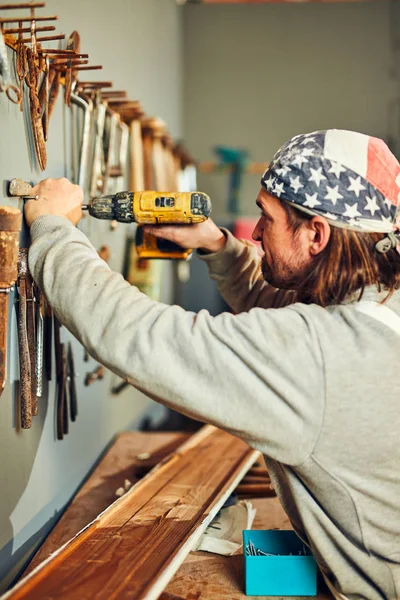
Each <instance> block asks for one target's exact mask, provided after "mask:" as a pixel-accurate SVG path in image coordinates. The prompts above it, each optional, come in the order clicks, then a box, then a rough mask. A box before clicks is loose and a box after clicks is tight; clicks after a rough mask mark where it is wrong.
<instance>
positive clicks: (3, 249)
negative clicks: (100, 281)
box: [0, 206, 22, 396]
mask: <svg viewBox="0 0 400 600" xmlns="http://www.w3.org/2000/svg"><path fill="white" fill-rule="evenodd" d="M21 225H22V213H21V211H20V210H19V209H18V208H14V207H12V206H0V396H1V394H2V392H3V389H4V386H5V382H6V360H7V325H8V298H9V296H8V295H9V293H10V292H11V291H12V290H13V285H14V283H15V281H16V279H17V276H18V250H19V233H20V231H21Z"/></svg>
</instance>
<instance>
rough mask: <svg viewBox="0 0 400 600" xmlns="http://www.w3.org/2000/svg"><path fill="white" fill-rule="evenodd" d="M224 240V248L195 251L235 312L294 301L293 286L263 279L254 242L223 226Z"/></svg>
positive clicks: (285, 304) (276, 305)
mask: <svg viewBox="0 0 400 600" xmlns="http://www.w3.org/2000/svg"><path fill="white" fill-rule="evenodd" d="M222 231H223V232H224V234H225V236H226V238H227V240H226V244H225V246H224V248H223V249H222V250H220V251H219V252H215V253H214V254H202V253H200V252H199V253H198V255H199V257H200V258H201V259H202V260H204V262H206V263H207V266H208V270H209V275H210V277H211V279H213V280H214V281H215V282H216V283H217V285H218V289H219V291H220V292H221V294H222V296H223V298H224V300H225V301H226V302H227V304H228V305H229V306H230V307H231V308H232V309H233V311H234V312H235V313H236V314H237V313H240V312H244V311H248V310H250V309H251V308H254V307H260V308H280V307H282V306H287V305H289V304H292V303H293V302H294V301H295V293H294V292H293V291H292V290H279V289H277V288H275V287H273V286H272V285H269V284H268V283H266V282H265V281H264V279H263V276H262V273H261V268H260V256H259V255H258V251H257V247H256V246H255V244H252V243H251V242H249V241H247V240H238V239H236V238H235V237H234V236H233V235H232V233H231V232H230V231H228V230H227V229H222Z"/></svg>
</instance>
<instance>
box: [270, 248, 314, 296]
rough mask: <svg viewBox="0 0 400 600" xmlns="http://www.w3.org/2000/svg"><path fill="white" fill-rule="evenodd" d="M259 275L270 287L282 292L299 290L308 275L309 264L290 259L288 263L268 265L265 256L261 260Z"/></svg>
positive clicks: (281, 262) (277, 262)
mask: <svg viewBox="0 0 400 600" xmlns="http://www.w3.org/2000/svg"><path fill="white" fill-rule="evenodd" d="M261 273H262V276H263V278H264V280H265V281H266V282H267V283H269V284H271V285H272V286H274V287H276V288H279V289H283V290H296V289H299V288H300V287H301V286H302V285H303V284H304V281H305V280H306V278H307V277H308V275H309V273H310V264H309V263H307V262H306V261H305V260H300V259H296V258H294V259H292V260H291V261H290V262H288V261H286V262H285V261H283V260H282V259H281V260H279V261H275V265H270V264H269V263H268V261H267V258H266V255H265V254H264V256H263V257H262V258H261Z"/></svg>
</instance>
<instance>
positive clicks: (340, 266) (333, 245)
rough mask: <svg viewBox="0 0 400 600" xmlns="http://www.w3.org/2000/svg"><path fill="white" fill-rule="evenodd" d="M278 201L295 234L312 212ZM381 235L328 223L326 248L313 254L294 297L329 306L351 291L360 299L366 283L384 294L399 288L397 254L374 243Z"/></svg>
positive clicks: (398, 256) (398, 258)
mask: <svg viewBox="0 0 400 600" xmlns="http://www.w3.org/2000/svg"><path fill="white" fill-rule="evenodd" d="M282 205H283V207H284V208H285V211H286V214H287V216H288V223H289V226H290V227H291V228H292V229H293V231H294V233H295V234H296V232H297V230H298V229H299V227H300V226H301V225H302V224H303V223H304V222H305V221H308V220H310V219H312V215H308V214H306V213H303V212H301V211H300V210H297V209H296V208H293V207H292V206H289V205H288V204H287V203H286V202H282ZM385 235H386V234H382V233H359V232H356V231H350V230H348V229H344V228H340V227H331V235H330V238H329V241H328V244H327V245H326V248H325V249H324V250H323V251H322V252H321V253H320V254H319V255H318V256H317V257H316V258H315V260H314V261H313V268H312V271H311V272H310V274H309V275H308V277H307V278H306V279H305V280H304V281H303V282H302V284H301V287H300V288H298V289H297V290H296V292H297V299H298V301H300V302H305V303H307V304H311V303H314V304H319V305H320V306H329V305H332V304H340V303H342V302H343V300H344V299H345V298H346V297H348V296H350V295H351V294H357V296H356V298H357V300H360V299H361V298H362V295H363V293H364V290H365V288H366V287H368V286H370V285H375V286H376V287H377V290H378V291H379V292H381V291H387V292H388V295H387V297H386V298H388V297H389V296H390V295H391V294H392V293H393V292H394V291H395V290H397V289H399V288H400V254H398V252H397V251H396V249H393V250H390V251H389V252H387V253H386V254H380V253H379V252H377V250H376V249H375V244H376V242H378V241H379V240H381V239H382V238H384V237H385ZM386 298H385V300H386Z"/></svg>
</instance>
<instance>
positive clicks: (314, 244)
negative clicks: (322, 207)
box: [307, 216, 331, 256]
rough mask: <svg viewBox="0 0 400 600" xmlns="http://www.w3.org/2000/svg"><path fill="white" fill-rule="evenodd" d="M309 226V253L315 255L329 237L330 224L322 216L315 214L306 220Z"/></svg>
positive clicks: (324, 245)
mask: <svg viewBox="0 0 400 600" xmlns="http://www.w3.org/2000/svg"><path fill="white" fill-rule="evenodd" d="M307 225H308V228H309V231H308V233H309V239H310V254H311V256H317V255H318V254H320V253H321V252H322V251H323V250H325V248H326V245H327V244H328V242H329V238H330V237H331V226H330V225H329V223H328V221H327V220H326V219H324V217H320V216H315V217H313V218H312V219H310V221H308V222H307Z"/></svg>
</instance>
